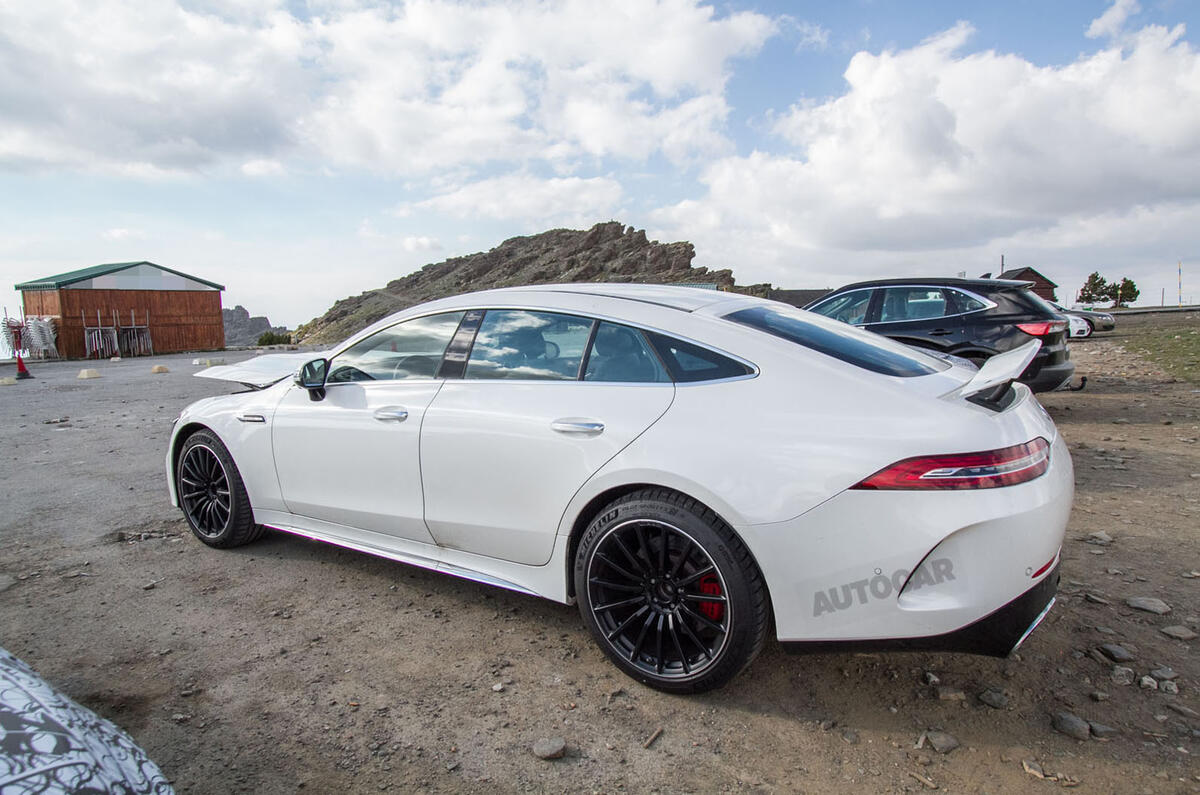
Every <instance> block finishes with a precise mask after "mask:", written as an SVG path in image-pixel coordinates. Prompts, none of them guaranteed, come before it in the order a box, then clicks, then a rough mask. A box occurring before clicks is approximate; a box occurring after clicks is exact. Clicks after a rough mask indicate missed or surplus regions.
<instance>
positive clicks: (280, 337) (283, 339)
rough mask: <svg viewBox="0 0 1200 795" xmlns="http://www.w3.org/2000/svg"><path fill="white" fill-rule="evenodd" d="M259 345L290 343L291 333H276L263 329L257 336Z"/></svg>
mask: <svg viewBox="0 0 1200 795" xmlns="http://www.w3.org/2000/svg"><path fill="white" fill-rule="evenodd" d="M258 344H259V345H291V344H292V335H291V334H276V333H275V332H274V331H264V332H263V333H262V334H261V335H260V336H259V338H258Z"/></svg>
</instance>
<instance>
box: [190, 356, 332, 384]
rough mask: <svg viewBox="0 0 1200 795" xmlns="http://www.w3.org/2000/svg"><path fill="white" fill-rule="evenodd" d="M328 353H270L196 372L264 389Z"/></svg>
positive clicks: (198, 376)
mask: <svg viewBox="0 0 1200 795" xmlns="http://www.w3.org/2000/svg"><path fill="white" fill-rule="evenodd" d="M325 355H326V354H325V353H324V352H322V351H308V352H306V353H269V354H267V355H265V356H255V357H253V358H251V359H247V360H246V361H244V362H238V363H237V364H221V365H217V366H215V367H209V368H208V369H207V370H201V371H200V372H198V373H196V377H197V378H215V379H217V380H219V381H234V382H236V383H239V384H245V385H246V386H248V387H252V388H254V389H263V388H265V387H268V386H270V385H271V384H274V383H277V382H279V381H282V380H283V379H284V378H287V377H288V376H290V375H293V374H294V373H295V372H296V371H297V370H299V369H300V365H302V364H304V363H305V362H308V361H312V360H313V359H320V358H321V357H322V356H325Z"/></svg>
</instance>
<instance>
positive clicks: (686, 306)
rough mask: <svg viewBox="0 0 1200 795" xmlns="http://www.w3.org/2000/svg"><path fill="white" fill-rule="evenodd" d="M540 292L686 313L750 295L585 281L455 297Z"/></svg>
mask: <svg viewBox="0 0 1200 795" xmlns="http://www.w3.org/2000/svg"><path fill="white" fill-rule="evenodd" d="M537 293H567V294H573V295H585V296H596V297H602V298H617V299H623V300H626V301H638V302H641V303H646V304H656V305H658V306H664V307H667V308H669V309H678V310H680V311H683V312H695V311H696V310H697V309H701V308H703V307H707V306H713V305H717V304H724V303H732V302H735V301H743V300H745V299H746V298H747V296H745V295H743V294H742V293H731V292H725V291H722V290H708V289H704V288H701V287H681V286H678V285H672V284H614V283H607V282H584V283H579V284H531V285H525V286H522V287H500V288H497V289H494V290H483V291H481V292H475V293H464V294H462V295H459V296H455V300H456V302H457V301H463V302H470V303H478V302H479V300H480V299H482V298H488V299H499V298H502V297H510V298H511V297H513V296H517V295H522V296H524V295H529V294H537Z"/></svg>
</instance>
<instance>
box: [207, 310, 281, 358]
mask: <svg viewBox="0 0 1200 795" xmlns="http://www.w3.org/2000/svg"><path fill="white" fill-rule="evenodd" d="M221 319H222V320H223V321H225V346H226V347H228V348H239V347H242V346H245V345H253V344H255V343H256V342H258V338H259V337H260V336H262V334H263V333H264V332H267V331H273V332H275V333H276V334H287V328H285V327H284V326H272V325H271V321H270V320H267V319H266V318H265V317H262V316H261V315H257V316H255V317H250V313H249V312H248V311H247V310H246V308H245V307H244V306H242V305H241V304H238V305H237V306H235V307H234V308H233V309H222V310H221Z"/></svg>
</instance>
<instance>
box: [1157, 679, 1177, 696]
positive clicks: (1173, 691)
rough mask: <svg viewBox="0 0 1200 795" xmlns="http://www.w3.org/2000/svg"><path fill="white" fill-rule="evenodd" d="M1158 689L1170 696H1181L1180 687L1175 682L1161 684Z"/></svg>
mask: <svg viewBox="0 0 1200 795" xmlns="http://www.w3.org/2000/svg"><path fill="white" fill-rule="evenodd" d="M1158 689H1159V690H1161V691H1163V692H1164V693H1166V694H1168V695H1172V696H1177V695H1179V685H1178V684H1177V683H1175V682H1171V681H1166V682H1160V683H1159V685H1158Z"/></svg>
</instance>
